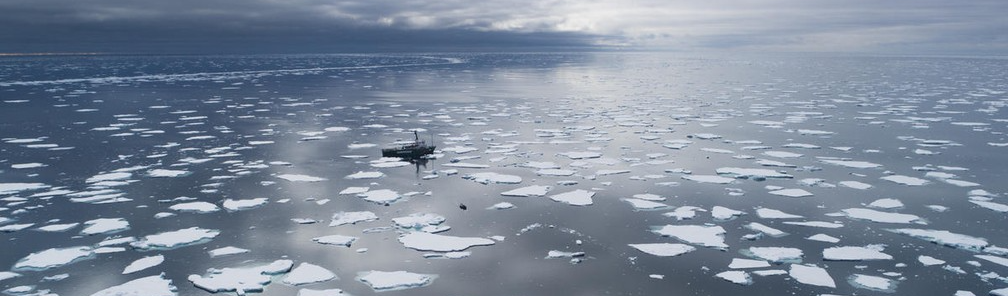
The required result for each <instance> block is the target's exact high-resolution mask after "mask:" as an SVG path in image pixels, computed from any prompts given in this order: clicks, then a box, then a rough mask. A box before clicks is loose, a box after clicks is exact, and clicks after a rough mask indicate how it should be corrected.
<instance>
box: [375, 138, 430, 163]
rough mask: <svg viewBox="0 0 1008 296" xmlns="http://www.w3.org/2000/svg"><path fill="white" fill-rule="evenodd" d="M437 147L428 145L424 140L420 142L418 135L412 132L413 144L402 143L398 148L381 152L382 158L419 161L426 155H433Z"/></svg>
mask: <svg viewBox="0 0 1008 296" xmlns="http://www.w3.org/2000/svg"><path fill="white" fill-rule="evenodd" d="M436 147H437V146H434V145H428V144H427V142H425V141H424V140H420V135H418V134H417V132H416V131H413V142H407V143H402V144H400V145H398V146H395V147H391V148H385V149H382V150H381V154H382V157H398V158H403V159H421V158H423V157H424V156H426V155H428V154H432V153H434V148H436Z"/></svg>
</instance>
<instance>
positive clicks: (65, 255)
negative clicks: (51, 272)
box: [11, 246, 95, 271]
mask: <svg viewBox="0 0 1008 296" xmlns="http://www.w3.org/2000/svg"><path fill="white" fill-rule="evenodd" d="M94 255H95V254H94V249H92V248H91V247H86V246H76V247H67V248H52V249H46V250H43V251H39V252H36V253H31V254H28V256H25V257H24V258H21V259H20V260H18V261H17V263H14V267H13V268H11V270H13V271H22V270H33V271H43V270H47V269H50V268H56V267H60V266H63V265H67V264H70V263H74V262H78V261H81V260H86V259H91V258H93V257H94Z"/></svg>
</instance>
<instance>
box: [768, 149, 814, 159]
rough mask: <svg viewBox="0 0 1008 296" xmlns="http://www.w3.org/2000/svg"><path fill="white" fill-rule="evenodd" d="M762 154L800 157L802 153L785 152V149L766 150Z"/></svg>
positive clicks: (778, 156)
mask: <svg viewBox="0 0 1008 296" xmlns="http://www.w3.org/2000/svg"><path fill="white" fill-rule="evenodd" d="M763 155H766V156H770V157H777V158H798V157H802V156H803V155H804V154H800V153H794V152H787V151H766V152H763Z"/></svg>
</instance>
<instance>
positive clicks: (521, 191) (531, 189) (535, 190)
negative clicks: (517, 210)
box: [501, 185, 551, 197]
mask: <svg viewBox="0 0 1008 296" xmlns="http://www.w3.org/2000/svg"><path fill="white" fill-rule="evenodd" d="M550 189H551V187H550V186H543V185H532V186H526V187H522V188H517V189H512V190H508V191H505V192H501V195H503V196H517V197H530V196H544V195H546V194H548V193H549V191H550Z"/></svg>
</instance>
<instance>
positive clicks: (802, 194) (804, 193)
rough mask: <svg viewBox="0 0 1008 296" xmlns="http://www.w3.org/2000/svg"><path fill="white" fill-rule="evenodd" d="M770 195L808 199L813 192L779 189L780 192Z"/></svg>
mask: <svg viewBox="0 0 1008 296" xmlns="http://www.w3.org/2000/svg"><path fill="white" fill-rule="evenodd" d="M768 193H770V194H773V195H780V196H787V197H808V196H812V193H811V192H808V191H805V190H804V189H800V188H792V189H779V190H774V191H770V192H768Z"/></svg>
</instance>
